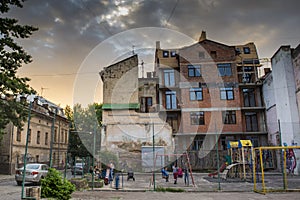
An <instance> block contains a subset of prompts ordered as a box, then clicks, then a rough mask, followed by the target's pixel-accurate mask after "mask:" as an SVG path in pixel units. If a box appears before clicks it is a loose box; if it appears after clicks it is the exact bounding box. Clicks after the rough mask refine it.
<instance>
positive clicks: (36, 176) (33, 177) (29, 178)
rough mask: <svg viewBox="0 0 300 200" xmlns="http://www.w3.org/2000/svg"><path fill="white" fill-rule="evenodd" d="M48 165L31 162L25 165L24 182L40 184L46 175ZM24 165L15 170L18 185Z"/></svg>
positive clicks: (21, 178) (20, 181)
mask: <svg viewBox="0 0 300 200" xmlns="http://www.w3.org/2000/svg"><path fill="white" fill-rule="evenodd" d="M48 169H49V166H48V165H46V164H40V163H31V164H27V165H26V172H25V182H30V183H35V184H40V183H41V180H42V179H43V178H45V177H46V175H47V173H48ZM23 171H24V167H22V168H19V169H17V170H16V175H15V180H16V182H17V184H18V185H22V181H23Z"/></svg>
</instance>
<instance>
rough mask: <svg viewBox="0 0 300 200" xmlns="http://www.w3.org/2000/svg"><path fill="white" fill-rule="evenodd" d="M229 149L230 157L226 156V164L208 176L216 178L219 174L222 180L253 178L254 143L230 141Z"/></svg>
mask: <svg viewBox="0 0 300 200" xmlns="http://www.w3.org/2000/svg"><path fill="white" fill-rule="evenodd" d="M227 148H228V156H226V161H225V163H223V164H222V165H221V167H220V168H219V169H218V170H217V171H215V172H213V173H210V174H208V176H210V177H211V176H212V177H214V176H215V175H218V173H219V174H220V175H221V178H222V179H227V178H240V179H243V180H246V179H249V178H252V169H251V168H252V163H253V161H252V152H253V145H252V142H251V141H250V140H239V141H229V142H228V144H227Z"/></svg>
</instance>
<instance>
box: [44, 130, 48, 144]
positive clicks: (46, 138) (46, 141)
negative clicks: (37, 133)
mask: <svg viewBox="0 0 300 200" xmlns="http://www.w3.org/2000/svg"><path fill="white" fill-rule="evenodd" d="M48 138H49V136H48V133H47V132H46V133H45V145H48Z"/></svg>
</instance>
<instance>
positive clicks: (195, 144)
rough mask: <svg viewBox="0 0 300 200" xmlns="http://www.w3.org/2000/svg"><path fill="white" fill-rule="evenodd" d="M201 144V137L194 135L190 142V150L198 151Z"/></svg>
mask: <svg viewBox="0 0 300 200" xmlns="http://www.w3.org/2000/svg"><path fill="white" fill-rule="evenodd" d="M202 144H203V138H201V137H199V136H196V137H195V138H194V141H193V143H192V148H191V150H193V151H199V150H200V149H201V146H202Z"/></svg>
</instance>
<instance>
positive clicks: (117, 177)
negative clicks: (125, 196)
mask: <svg viewBox="0 0 300 200" xmlns="http://www.w3.org/2000/svg"><path fill="white" fill-rule="evenodd" d="M115 184H116V190H118V189H119V184H120V175H119V174H116V177H115Z"/></svg>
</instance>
